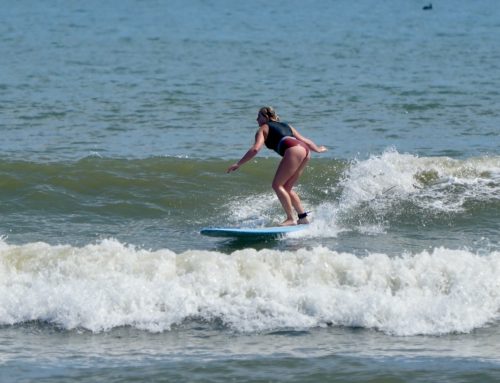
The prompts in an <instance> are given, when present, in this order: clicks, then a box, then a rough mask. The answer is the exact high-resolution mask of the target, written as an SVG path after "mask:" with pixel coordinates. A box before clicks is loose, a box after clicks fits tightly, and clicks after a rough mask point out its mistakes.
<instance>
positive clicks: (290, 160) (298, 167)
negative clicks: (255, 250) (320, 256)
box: [227, 106, 327, 226]
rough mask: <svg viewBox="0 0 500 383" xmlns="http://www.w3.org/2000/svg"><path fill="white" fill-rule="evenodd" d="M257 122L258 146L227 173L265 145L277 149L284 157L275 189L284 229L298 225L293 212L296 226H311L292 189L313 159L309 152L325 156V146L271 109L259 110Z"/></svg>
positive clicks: (274, 181)
mask: <svg viewBox="0 0 500 383" xmlns="http://www.w3.org/2000/svg"><path fill="white" fill-rule="evenodd" d="M257 123H258V124H259V130H257V133H256V134H255V143H254V144H253V145H252V147H251V148H250V149H248V151H247V152H246V153H245V155H244V156H243V157H242V158H241V159H240V160H239V161H238V162H237V163H235V164H233V165H231V166H230V167H229V168H228V169H227V172H228V173H230V172H233V171H235V170H237V169H238V168H239V167H240V166H241V165H243V164H244V163H245V162H248V161H250V160H251V159H252V158H253V157H255V155H256V154H257V153H258V152H259V150H260V149H261V148H262V145H264V144H265V145H266V146H267V147H268V148H269V149H272V150H275V151H276V152H277V153H278V154H279V155H280V156H282V157H283V159H282V160H281V162H280V164H279V166H278V170H276V175H275V176H274V180H273V189H274V191H275V192H276V195H277V196H278V199H279V201H280V202H281V205H282V206H283V209H284V210H285V213H286V220H285V221H283V222H282V223H281V226H288V225H295V220H294V218H293V209H295V211H296V212H297V214H298V217H299V219H298V221H297V224H306V223H309V221H308V220H307V213H306V212H305V211H304V208H303V207H302V203H301V202H300V198H299V196H298V195H297V193H295V192H294V191H293V190H292V188H293V186H294V185H295V183H296V182H297V180H298V179H299V177H300V175H301V174H302V171H303V170H304V168H305V167H306V164H307V162H308V161H309V158H310V157H311V154H310V151H311V150H313V151H315V152H317V153H323V152H325V151H326V150H327V149H326V148H325V147H324V146H317V145H316V144H315V143H314V142H313V141H311V140H309V139H308V138H306V137H304V136H302V135H301V134H300V133H299V132H297V130H296V129H295V128H293V127H292V126H291V125H289V124H287V123H284V122H280V120H279V117H278V115H277V114H276V112H275V111H274V109H273V108H272V107H270V106H266V107H263V108H261V109H260V110H259V114H258V115H257Z"/></svg>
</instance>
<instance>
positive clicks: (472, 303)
mask: <svg viewBox="0 0 500 383" xmlns="http://www.w3.org/2000/svg"><path fill="white" fill-rule="evenodd" d="M499 291H500V253H499V252H490V253H488V254H485V255H481V256H479V255H476V254H474V253H471V252H469V251H466V250H449V249H444V248H439V249H435V250H433V251H432V252H421V253H418V254H414V255H410V254H406V255H401V256H400V257H396V258H391V257H389V256H387V255H384V254H370V255H369V256H366V257H363V258H360V257H357V256H355V255H353V254H347V253H337V252H335V251H331V250H328V249H326V248H321V247H319V248H315V249H312V250H306V249H302V250H298V251H295V252H280V251H274V250H261V251H256V250H253V249H245V250H240V251H236V252H234V253H233V254H229V255H228V254H223V253H218V252H210V251H187V252H184V253H181V254H175V253H174V252H172V251H170V250H159V251H147V250H141V249H136V248H133V247H129V246H125V245H123V244H121V243H119V242H117V241H114V240H106V241H103V242H101V243H99V244H95V245H88V246H85V247H82V248H77V247H71V246H50V245H48V244H44V243H32V244H26V245H22V246H14V245H9V244H7V243H5V242H4V241H1V242H0V292H1V293H0V324H15V323H20V322H24V321H31V320H38V321H46V322H50V323H53V324H57V325H59V326H61V327H63V328H65V329H74V328H85V329H89V330H91V331H106V330H108V329H111V328H113V327H117V326H124V325H129V326H134V327H137V328H140V329H146V330H149V331H165V330H169V329H171V327H172V326H173V325H175V324H178V323H181V322H182V321H184V320H189V319H190V318H193V317H198V318H202V319H205V320H212V319H215V318H218V319H220V320H222V321H223V322H224V323H225V324H226V325H227V326H229V327H230V328H232V329H234V330H236V331H244V332H246V331H250V332H252V331H266V330H270V329H281V328H290V327H292V328H309V327H315V326H325V325H327V324H332V325H336V326H355V327H364V328H373V329H378V330H381V331H384V332H387V333H390V334H396V335H413V334H446V333H452V332H469V331H472V330H473V329H475V328H478V327H481V326H485V325H487V324H488V323H490V322H492V321H495V320H498V318H499V309H500V293H499Z"/></svg>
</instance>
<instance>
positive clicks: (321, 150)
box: [318, 146, 328, 153]
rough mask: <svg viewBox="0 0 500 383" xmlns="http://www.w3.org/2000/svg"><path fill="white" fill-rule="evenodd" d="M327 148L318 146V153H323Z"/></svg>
mask: <svg viewBox="0 0 500 383" xmlns="http://www.w3.org/2000/svg"><path fill="white" fill-rule="evenodd" d="M327 150H328V149H327V148H326V146H318V153H323V152H326V151H327Z"/></svg>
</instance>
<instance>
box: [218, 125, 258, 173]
mask: <svg viewBox="0 0 500 383" xmlns="http://www.w3.org/2000/svg"><path fill="white" fill-rule="evenodd" d="M263 130H264V129H263V126H261V127H260V128H259V130H258V131H257V133H255V143H254V144H253V145H252V147H251V148H250V149H248V151H247V152H246V153H245V155H244V156H243V157H241V159H240V160H239V161H238V162H236V163H234V164H232V165H231V166H230V167H229V168H227V173H231V172H234V171H235V170H238V168H239V167H240V166H241V165H243V164H244V163H245V162H248V161H250V160H251V159H252V158H254V157H255V156H256V155H257V153H258V152H259V150H260V149H261V148H262V145H264V141H265V138H264V132H263Z"/></svg>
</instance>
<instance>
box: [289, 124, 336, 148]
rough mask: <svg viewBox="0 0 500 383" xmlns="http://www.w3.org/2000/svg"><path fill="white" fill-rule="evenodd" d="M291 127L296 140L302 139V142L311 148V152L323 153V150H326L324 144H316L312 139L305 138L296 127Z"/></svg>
mask: <svg viewBox="0 0 500 383" xmlns="http://www.w3.org/2000/svg"><path fill="white" fill-rule="evenodd" d="M291 128H292V133H293V136H294V137H295V138H296V139H297V140H300V141H302V142H303V143H305V144H306V145H307V146H309V149H311V150H312V151H313V152H316V153H323V152H326V151H327V150H328V149H327V148H326V147H325V146H318V145H316V144H315V143H314V142H313V141H312V140H310V139H309V138H306V137H304V136H303V135H301V134H300V133H299V132H298V131H297V129H295V128H294V127H291Z"/></svg>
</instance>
